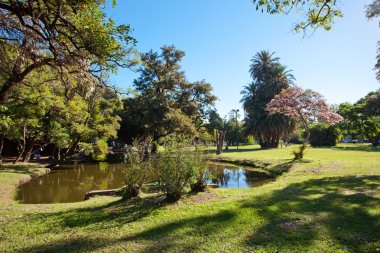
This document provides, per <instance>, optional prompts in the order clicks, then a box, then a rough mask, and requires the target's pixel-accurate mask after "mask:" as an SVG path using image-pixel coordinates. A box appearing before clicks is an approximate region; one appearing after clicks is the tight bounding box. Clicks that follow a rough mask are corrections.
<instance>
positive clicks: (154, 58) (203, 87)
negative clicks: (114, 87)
mask: <svg viewBox="0 0 380 253" xmlns="http://www.w3.org/2000/svg"><path fill="white" fill-rule="evenodd" d="M161 50H162V52H161V53H160V54H159V53H156V52H153V51H150V52H148V53H142V54H141V62H142V64H141V66H140V68H139V70H138V72H139V73H140V76H139V78H137V79H136V80H135V81H134V88H135V94H134V96H131V97H129V98H126V99H125V100H124V111H123V112H121V117H122V119H123V122H122V127H121V129H120V135H119V136H121V138H122V139H124V140H125V141H126V142H128V143H130V142H131V141H132V139H133V138H137V137H139V138H147V137H148V136H150V137H152V140H153V141H157V140H159V139H161V138H163V137H165V136H168V135H171V134H174V133H181V134H182V133H183V134H194V133H195V132H196V131H197V130H199V129H200V128H201V127H202V126H203V123H204V119H205V118H206V111H207V109H208V108H209V107H210V106H211V105H213V103H214V101H215V100H216V97H215V96H214V95H212V94H211V92H212V87H211V85H210V84H209V83H206V82H205V81H198V82H189V81H188V80H187V79H186V76H185V73H184V72H183V71H182V69H181V66H180V62H181V60H182V58H183V57H184V56H185V52H183V51H181V50H178V49H176V48H175V47H174V46H163V47H162V48H161Z"/></svg>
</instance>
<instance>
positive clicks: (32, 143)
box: [23, 139, 34, 163]
mask: <svg viewBox="0 0 380 253" xmlns="http://www.w3.org/2000/svg"><path fill="white" fill-rule="evenodd" d="M33 148H34V139H32V141H31V143H30V145H29V147H28V150H27V151H26V152H24V158H23V162H24V163H27V162H29V160H30V155H31V154H32V152H33Z"/></svg>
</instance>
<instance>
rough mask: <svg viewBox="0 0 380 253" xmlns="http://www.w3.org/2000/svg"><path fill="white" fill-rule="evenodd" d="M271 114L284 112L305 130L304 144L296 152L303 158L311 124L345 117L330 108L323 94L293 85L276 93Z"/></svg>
mask: <svg viewBox="0 0 380 253" xmlns="http://www.w3.org/2000/svg"><path fill="white" fill-rule="evenodd" d="M266 110H267V111H268V113H269V114H277V113H279V114H283V115H285V116H288V117H290V118H291V119H293V120H295V121H296V122H298V123H299V124H301V125H302V127H303V128H304V130H305V133H306V136H305V140H304V144H303V145H302V146H301V147H300V150H299V151H296V152H294V155H295V159H301V158H303V152H304V151H305V149H306V146H307V143H308V141H309V137H310V124H311V123H313V122H315V121H318V122H325V123H327V124H336V123H338V122H340V121H342V120H343V117H342V116H340V115H339V114H337V113H334V112H332V111H331V110H330V108H329V106H328V105H327V103H326V101H325V100H324V98H323V97H322V95H321V94H319V93H317V92H315V91H312V90H303V89H301V88H299V87H291V88H288V89H285V90H283V91H282V92H281V93H280V94H278V95H276V96H275V97H274V98H273V99H272V100H271V101H270V102H269V103H268V105H267V107H266Z"/></svg>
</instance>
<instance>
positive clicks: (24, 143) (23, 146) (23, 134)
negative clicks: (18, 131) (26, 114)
mask: <svg viewBox="0 0 380 253" xmlns="http://www.w3.org/2000/svg"><path fill="white" fill-rule="evenodd" d="M25 146H26V124H25V123H24V128H23V130H22V148H21V151H20V154H18V156H17V158H16V160H15V161H14V162H13V164H15V163H17V162H18V161H20V159H21V157H22V155H23V154H24V151H25Z"/></svg>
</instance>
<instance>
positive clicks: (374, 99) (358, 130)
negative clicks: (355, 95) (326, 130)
mask: <svg viewBox="0 0 380 253" xmlns="http://www.w3.org/2000/svg"><path fill="white" fill-rule="evenodd" d="M379 94H380V92H379V91H376V92H370V93H369V94H368V95H367V96H366V97H364V98H362V99H360V100H359V101H358V102H356V103H355V104H350V103H343V104H340V105H339V108H338V113H340V114H341V115H342V116H343V117H344V118H345V120H344V121H343V122H341V123H340V124H339V127H340V129H342V131H343V134H345V135H351V137H353V138H359V139H368V140H369V141H370V142H371V143H372V145H373V146H376V145H378V144H379V141H380V112H379V107H378V105H379V97H380V96H379Z"/></svg>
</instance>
